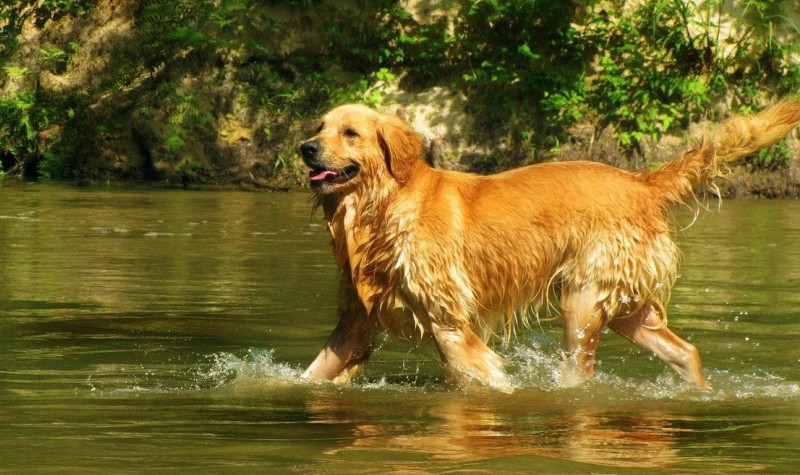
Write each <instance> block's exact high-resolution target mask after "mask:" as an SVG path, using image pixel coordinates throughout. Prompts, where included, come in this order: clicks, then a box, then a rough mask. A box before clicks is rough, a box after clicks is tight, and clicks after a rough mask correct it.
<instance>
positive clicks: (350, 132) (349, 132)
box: [342, 127, 358, 139]
mask: <svg viewBox="0 0 800 475" xmlns="http://www.w3.org/2000/svg"><path fill="white" fill-rule="evenodd" d="M342 134H344V136H345V137H347V138H349V139H354V138H357V137H358V132H356V129H354V128H352V127H348V128H346V129H344V130H343V131H342Z"/></svg>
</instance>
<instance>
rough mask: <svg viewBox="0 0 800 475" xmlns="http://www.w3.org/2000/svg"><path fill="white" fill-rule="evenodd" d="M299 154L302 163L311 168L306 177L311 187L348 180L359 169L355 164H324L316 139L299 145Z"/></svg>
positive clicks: (320, 148) (320, 146)
mask: <svg viewBox="0 0 800 475" xmlns="http://www.w3.org/2000/svg"><path fill="white" fill-rule="evenodd" d="M300 155H301V156H302V157H303V163H305V164H306V166H308V168H310V169H311V171H309V172H308V179H309V181H310V182H311V186H313V187H320V186H323V185H325V184H332V185H333V184H340V183H345V182H348V181H350V180H351V179H353V178H354V177H355V176H356V175H357V174H358V172H359V171H360V167H359V166H358V165H356V164H351V165H348V166H346V167H344V168H330V167H327V166H325V165H324V164H323V163H322V160H321V155H322V144H320V143H319V142H318V141H316V140H309V141H308V142H304V143H303V144H302V145H300Z"/></svg>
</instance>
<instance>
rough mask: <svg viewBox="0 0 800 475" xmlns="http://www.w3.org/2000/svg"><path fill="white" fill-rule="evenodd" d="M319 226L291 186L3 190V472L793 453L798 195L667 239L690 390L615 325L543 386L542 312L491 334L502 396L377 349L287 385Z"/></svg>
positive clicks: (319, 311)
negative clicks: (696, 378)
mask: <svg viewBox="0 0 800 475" xmlns="http://www.w3.org/2000/svg"><path fill="white" fill-rule="evenodd" d="M681 217H682V219H681V220H682V221H687V219H685V218H686V216H683V215H681ZM326 233H327V231H326V228H325V226H324V225H323V224H322V221H321V217H320V216H312V214H311V212H310V204H309V200H308V197H307V196H306V195H304V194H267V193H240V192H211V191H200V192H196V191H155V190H148V189H119V190H117V189H112V190H97V189H93V190H79V189H72V188H66V187H55V186H45V185H15V186H12V187H5V188H0V472H3V473H138V472H145V471H150V472H164V471H176V472H177V471H181V472H186V471H189V470H195V471H199V472H201V473H251V472H256V473H281V472H298V473H381V474H383V473H405V472H415V473H441V472H448V473H452V472H466V473H481V472H486V473H513V472H526V471H537V472H540V473H554V472H559V473H587V472H591V473H642V472H643V471H645V470H646V471H649V472H661V473H666V472H675V473H704V474H705V473H731V472H750V471H766V472H771V473H790V472H795V471H796V470H797V466H798V464H800V345H799V344H798V342H800V246H798V245H797V243H798V242H800V202H793V201H725V202H723V203H722V206H721V209H720V210H719V211H718V210H717V209H716V206H715V208H714V209H713V210H711V211H710V212H706V213H702V215H701V218H700V219H699V220H698V221H697V222H696V223H694V224H693V225H692V226H691V227H690V228H689V229H687V230H685V231H682V232H680V233H679V236H678V239H679V242H680V246H681V248H682V250H683V254H684V265H683V266H682V269H681V276H680V278H679V280H678V284H677V286H676V289H675V291H674V293H673V298H672V302H671V304H670V312H671V314H670V325H671V327H672V328H673V329H674V330H675V331H676V333H678V334H679V335H681V336H683V337H685V338H686V339H688V340H690V341H691V342H692V343H694V344H695V345H697V346H698V348H699V349H700V351H701V353H702V355H703V359H704V363H705V368H706V374H707V377H708V379H709V382H710V384H711V385H712V386H713V389H712V390H710V391H706V392H703V391H699V390H695V389H693V388H691V387H689V386H687V385H686V384H684V383H682V382H681V381H680V380H679V378H677V376H675V375H674V374H673V373H672V372H671V371H670V370H668V369H667V368H665V366H664V365H663V364H662V363H661V362H660V361H657V360H654V359H653V358H652V357H651V356H650V355H647V354H643V353H642V352H640V351H639V350H637V349H636V348H634V347H633V346H632V345H631V344H629V343H628V342H627V341H625V340H623V339H622V338H620V337H618V336H616V335H615V334H612V333H605V334H604V335H603V341H602V342H601V345H600V351H599V360H600V364H599V366H598V375H597V378H596V379H595V380H594V381H592V382H590V383H588V384H585V385H583V386H581V387H578V388H571V389H565V388H559V387H558V386H556V385H555V383H554V382H553V381H554V376H553V375H554V373H555V372H556V371H557V370H558V368H559V364H560V353H559V351H560V337H559V335H560V328H559V326H558V324H557V323H556V322H542V323H541V325H536V324H534V325H533V328H532V329H531V331H529V332H526V333H525V334H523V335H521V336H520V337H519V338H517V339H516V340H515V341H513V342H512V343H511V344H510V345H507V346H501V347H500V348H499V351H500V352H502V353H503V354H504V356H505V357H506V358H507V360H508V362H509V368H510V370H511V372H512V373H513V379H514V382H515V384H516V386H517V387H518V389H517V390H516V391H515V392H514V393H513V394H510V395H508V394H500V393H496V392H492V391H473V392H470V393H463V392H459V391H453V390H449V389H446V388H445V387H443V385H442V379H441V378H442V372H441V369H440V368H439V366H438V364H437V363H436V361H435V358H432V357H431V356H430V355H428V354H419V353H418V352H416V351H412V350H411V349H410V348H408V347H407V346H404V345H402V344H397V343H393V342H388V341H387V342H383V343H382V345H381V348H380V349H379V350H377V351H376V353H375V354H374V356H373V360H372V361H371V363H370V365H369V367H368V370H367V372H366V374H365V376H364V378H363V379H362V380H360V381H359V382H358V383H356V384H351V385H346V386H333V385H329V384H310V383H304V382H302V381H300V379H299V374H300V372H301V371H302V369H303V368H304V367H305V365H307V364H308V363H309V362H310V361H311V360H312V359H313V357H314V356H315V355H316V353H317V352H318V351H319V349H320V347H321V345H322V344H323V342H324V340H325V338H326V336H327V334H328V332H329V331H330V330H331V329H332V328H333V325H334V323H335V316H334V313H335V301H336V271H335V269H334V264H333V258H332V255H331V253H330V249H329V238H328V236H327V234H326Z"/></svg>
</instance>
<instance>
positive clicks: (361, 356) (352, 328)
mask: <svg viewBox="0 0 800 475" xmlns="http://www.w3.org/2000/svg"><path fill="white" fill-rule="evenodd" d="M379 330H380V328H379V325H378V322H377V319H374V318H370V317H369V315H368V313H367V309H366V308H365V307H364V304H363V303H362V302H361V300H359V298H358V295H357V293H356V291H355V289H354V288H353V285H352V284H351V283H350V282H345V279H343V282H342V289H341V296H340V305H339V323H337V325H336V328H335V329H334V330H333V333H332V334H331V336H330V337H329V338H328V341H327V342H326V343H325V346H324V347H323V348H322V351H320V352H319V354H318V355H317V357H316V359H315V360H314V361H313V362H312V363H311V365H310V366H309V367H308V369H306V371H305V372H304V373H303V377H304V378H307V379H313V380H329V381H333V382H336V383H346V382H348V381H351V380H352V379H353V378H354V377H355V376H356V375H358V373H360V372H361V370H362V369H363V368H364V364H366V362H367V360H368V359H369V356H370V354H372V349H373V348H374V345H375V338H376V337H377V335H378V333H379Z"/></svg>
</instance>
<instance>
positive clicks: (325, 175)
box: [308, 170, 339, 181]
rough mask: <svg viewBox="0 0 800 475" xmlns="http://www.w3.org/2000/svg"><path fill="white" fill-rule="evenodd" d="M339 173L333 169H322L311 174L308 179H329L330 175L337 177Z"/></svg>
mask: <svg viewBox="0 0 800 475" xmlns="http://www.w3.org/2000/svg"><path fill="white" fill-rule="evenodd" d="M338 175H339V174H338V173H336V172H335V171H333V170H322V171H321V172H319V173H317V174H316V175H309V177H308V179H309V180H311V181H322V180H325V179H327V178H328V177H329V176H333V177H336V176H338Z"/></svg>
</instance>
